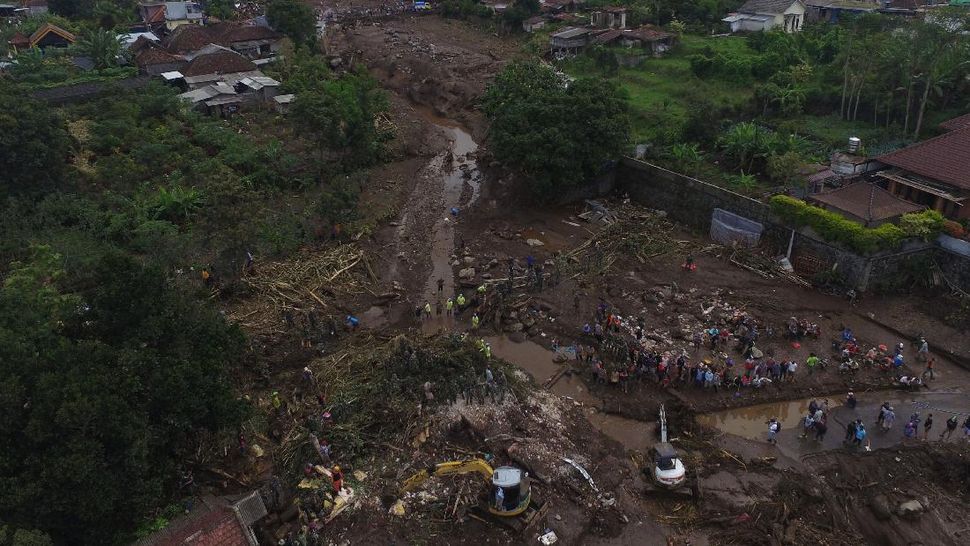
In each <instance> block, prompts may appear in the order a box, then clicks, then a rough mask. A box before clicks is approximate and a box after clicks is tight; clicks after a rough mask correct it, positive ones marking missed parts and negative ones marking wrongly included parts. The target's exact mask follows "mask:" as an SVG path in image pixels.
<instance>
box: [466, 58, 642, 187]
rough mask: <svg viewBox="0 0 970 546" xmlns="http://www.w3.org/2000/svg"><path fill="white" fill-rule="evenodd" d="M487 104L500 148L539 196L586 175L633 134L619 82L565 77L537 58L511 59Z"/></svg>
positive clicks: (579, 181) (488, 94)
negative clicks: (535, 59)
mask: <svg viewBox="0 0 970 546" xmlns="http://www.w3.org/2000/svg"><path fill="white" fill-rule="evenodd" d="M482 107H483V109H484V111H485V113H486V115H488V117H489V118H490V119H491V121H492V126H491V128H490V129H489V141H490V143H491V145H492V149H493V151H494V153H495V156H496V157H497V158H499V160H500V161H502V162H504V163H505V164H506V165H508V166H509V167H511V168H512V169H514V170H516V171H518V172H520V173H521V174H522V175H524V176H525V177H526V178H527V179H528V180H529V184H530V190H531V193H532V195H533V196H534V197H535V198H536V199H537V200H540V201H548V200H551V199H553V198H554V197H556V196H557V195H561V193H562V192H563V191H566V190H569V189H571V188H574V187H576V186H579V185H580V184H582V183H583V182H586V181H589V180H590V179H592V178H593V177H594V176H596V174H597V173H599V172H601V171H602V169H603V167H604V165H605V164H606V163H607V162H608V161H609V160H612V159H615V158H616V157H618V156H619V155H620V153H621V152H622V150H623V148H624V147H625V146H626V145H627V143H628V142H629V137H630V121H629V114H628V108H627V104H626V101H625V100H624V97H623V95H622V93H621V91H620V90H619V88H617V87H616V85H615V84H613V83H611V82H608V81H605V80H599V79H592V78H580V79H577V80H575V81H572V82H567V81H566V80H565V79H564V78H562V77H561V76H560V75H559V74H557V73H556V72H554V71H553V70H552V69H551V68H549V67H547V66H544V65H541V64H539V63H535V62H517V63H512V64H510V65H508V66H506V68H505V69H504V70H503V71H502V73H501V74H499V75H498V77H497V78H496V79H495V82H494V83H493V84H492V85H491V86H489V88H488V90H487V91H486V92H485V97H484V99H483V102H482Z"/></svg>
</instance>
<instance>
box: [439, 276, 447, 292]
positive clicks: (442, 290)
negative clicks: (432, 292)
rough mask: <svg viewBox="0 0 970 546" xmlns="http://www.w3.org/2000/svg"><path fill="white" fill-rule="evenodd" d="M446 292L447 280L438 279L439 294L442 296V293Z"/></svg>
mask: <svg viewBox="0 0 970 546" xmlns="http://www.w3.org/2000/svg"><path fill="white" fill-rule="evenodd" d="M444 291H445V280H444V279H438V293H439V294H440V293H442V292H444Z"/></svg>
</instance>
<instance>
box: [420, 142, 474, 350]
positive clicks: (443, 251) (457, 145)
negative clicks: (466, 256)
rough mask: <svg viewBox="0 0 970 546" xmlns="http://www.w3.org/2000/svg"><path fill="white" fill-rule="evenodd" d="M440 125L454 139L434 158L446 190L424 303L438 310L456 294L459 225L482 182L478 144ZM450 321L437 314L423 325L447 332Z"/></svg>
mask: <svg viewBox="0 0 970 546" xmlns="http://www.w3.org/2000/svg"><path fill="white" fill-rule="evenodd" d="M438 126H439V127H441V129H442V130H443V131H445V132H446V133H447V135H448V137H449V138H450V139H451V146H450V150H449V151H448V152H445V153H444V154H441V155H439V156H437V157H436V158H435V159H434V160H435V161H440V168H439V171H440V172H441V183H442V185H443V188H442V193H441V195H442V207H441V212H440V216H439V218H438V220H437V221H436V222H435V224H434V228H433V229H434V233H433V236H434V240H433V242H432V246H431V275H430V276H429V277H428V282H427V285H426V286H425V294H424V295H425V300H424V301H427V302H430V303H431V305H432V307H437V305H438V303H439V302H440V303H441V305H442V306H443V305H444V304H445V300H447V299H448V298H449V297H452V296H453V295H454V294H455V282H454V272H453V270H452V266H451V255H452V254H454V252H455V224H456V223H457V222H458V221H460V218H461V214H462V212H463V209H464V208H465V207H468V206H470V205H472V204H473V203H474V202H475V200H476V199H478V191H479V184H480V182H481V173H479V171H478V165H477V163H476V162H475V159H474V157H473V154H474V153H475V151H476V150H478V144H477V143H476V142H475V141H474V140H473V139H472V137H471V135H470V134H468V133H467V132H466V131H465V130H463V129H462V128H460V127H457V126H448V125H442V124H438ZM466 183H467V184H468V186H469V187H470V188H471V193H470V194H469V196H468V197H467V198H466V199H462V196H463V195H464V194H465V193H466V192H465V185H466ZM453 210H457V213H458V214H457V215H455V214H453V213H452V211H453ZM459 258H460V257H459ZM438 279H442V280H443V281H444V287H443V289H442V290H441V292H440V293H439V291H438ZM449 322H450V319H449V318H448V317H447V316H446V313H444V312H442V314H441V315H438V314H437V313H436V311H433V312H432V317H431V319H430V320H425V321H424V322H423V324H422V329H423V330H424V331H426V332H434V331H438V330H441V329H446V328H448V327H449Z"/></svg>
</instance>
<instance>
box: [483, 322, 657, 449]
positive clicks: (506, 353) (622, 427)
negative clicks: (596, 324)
mask: <svg viewBox="0 0 970 546" xmlns="http://www.w3.org/2000/svg"><path fill="white" fill-rule="evenodd" d="M485 341H487V342H488V343H489V344H490V345H491V346H492V354H493V355H494V356H496V357H498V358H501V359H502V360H505V361H507V362H509V363H511V364H514V365H516V366H518V367H519V368H520V369H522V370H523V371H525V372H526V373H528V374H529V375H530V376H532V378H533V379H535V381H536V383H538V384H540V385H542V384H543V383H545V382H546V380H547V379H549V378H550V377H553V376H554V375H556V374H557V373H558V372H560V371H561V370H562V368H563V366H566V365H567V364H566V363H562V364H560V363H557V362H555V361H554V360H553V356H554V355H553V353H552V351H549V350H547V349H546V348H545V347H543V346H541V345H539V344H538V343H535V342H532V341H528V340H526V341H523V342H521V343H516V342H514V341H512V340H510V339H508V338H507V337H504V336H492V337H486V338H485ZM550 390H551V391H552V392H554V393H556V394H558V395H560V396H568V397H570V398H572V399H574V400H576V401H577V402H580V403H582V404H583V406H584V412H585V414H586V418H587V419H588V420H589V422H590V424H591V425H593V427H594V428H596V429H597V430H599V431H600V432H602V433H603V434H605V435H606V436H609V437H610V438H612V439H614V440H616V441H617V442H619V443H620V444H622V445H623V447H625V448H626V449H629V450H635V451H640V452H642V453H645V452H646V451H648V450H649V449H650V448H651V447H652V446H653V444H654V442H655V441H656V440H655V436H654V430H655V428H656V425H655V424H654V423H651V422H644V421H637V420H635V419H628V418H626V417H621V416H619V415H612V414H607V413H603V412H601V411H599V410H598V409H597V408H599V407H600V405H601V403H600V400H599V399H598V398H596V397H595V396H593V394H592V393H590V392H589V390H588V389H587V388H586V384H585V383H583V380H582V379H581V378H580V377H579V376H577V375H574V374H566V375H563V376H562V377H560V378H559V380H558V381H557V382H556V383H555V384H554V385H553V386H552V388H551V389H550Z"/></svg>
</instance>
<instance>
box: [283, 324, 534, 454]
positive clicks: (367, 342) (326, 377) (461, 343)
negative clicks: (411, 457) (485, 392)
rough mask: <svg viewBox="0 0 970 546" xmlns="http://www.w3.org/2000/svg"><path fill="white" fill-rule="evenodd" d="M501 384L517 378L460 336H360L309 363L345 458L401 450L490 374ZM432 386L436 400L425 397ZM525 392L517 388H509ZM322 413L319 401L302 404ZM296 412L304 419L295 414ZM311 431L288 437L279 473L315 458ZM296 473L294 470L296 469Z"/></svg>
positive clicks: (330, 431) (329, 432) (329, 431)
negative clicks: (433, 416)
mask: <svg viewBox="0 0 970 546" xmlns="http://www.w3.org/2000/svg"><path fill="white" fill-rule="evenodd" d="M489 366H490V367H491V369H492V371H493V373H494V375H495V377H496V378H498V377H507V378H509V379H510V381H511V378H512V377H513V375H512V373H511V369H507V368H506V366H507V365H505V364H503V363H501V362H499V361H495V360H492V361H488V360H487V359H486V358H485V356H484V354H482V352H481V351H479V350H478V349H477V348H476V347H475V346H474V344H473V342H472V341H471V340H466V339H463V338H462V337H461V336H458V335H451V336H443V337H437V338H416V339H412V338H409V337H407V336H405V335H397V336H393V337H390V336H387V335H379V334H376V333H370V334H362V335H360V336H358V337H357V338H355V339H354V340H353V343H352V344H351V345H349V346H346V347H343V348H341V349H340V350H338V351H337V352H335V353H333V354H332V355H329V356H327V357H325V358H321V359H318V360H315V361H314V362H312V363H311V364H310V365H309V367H310V369H311V370H312V371H313V374H314V377H315V381H316V384H317V385H318V388H319V390H320V391H321V392H322V394H323V395H324V398H325V399H326V404H327V407H326V408H325V410H326V411H329V412H330V413H331V416H332V423H331V424H329V425H327V426H326V428H325V429H324V430H323V431H322V433H321V434H322V437H326V439H327V440H329V441H330V443H331V445H333V446H334V449H335V451H336V452H338V453H339V456H340V457H341V458H342V459H345V460H346V459H348V458H349V459H355V458H358V457H362V456H364V455H366V454H367V452H368V451H369V450H371V449H373V448H375V447H378V446H380V447H381V449H384V448H388V447H389V448H391V449H400V448H399V447H398V446H400V445H406V444H405V442H407V443H410V439H412V438H413V437H414V436H415V435H416V434H417V433H418V430H419V429H421V428H423V427H425V426H426V423H427V419H426V417H427V415H429V414H430V413H431V412H432V411H433V410H434V408H435V407H436V406H438V405H442V404H445V405H447V404H450V403H452V402H454V401H455V400H457V399H458V398H465V399H469V398H470V397H472V396H473V394H474V393H477V392H480V391H481V390H482V388H483V387H484V385H485V369H486V367H489ZM425 383H430V384H431V385H430V389H429V390H430V391H431V393H432V395H433V398H432V399H429V398H428V397H427V395H426V389H425V388H424V385H425ZM508 387H509V388H514V389H516V390H518V389H521V388H523V387H522V385H520V384H518V383H515V384H510V385H508ZM304 404H306V407H305V408H303V409H308V408H310V411H309V412H308V413H312V412H314V411H322V410H323V409H322V408H321V409H317V408H319V406H318V405H317V404H318V403H317V401H316V400H315V399H311V398H308V399H307V400H305V401H304ZM297 413H303V412H301V411H298V412H297ZM309 432H310V431H309V430H308V429H306V428H304V427H298V428H296V429H293V430H291V431H290V432H289V433H288V434H287V436H286V437H285V438H284V440H283V442H282V444H283V445H282V446H281V449H280V450H278V455H277V456H278V460H277V466H278V467H279V468H287V469H291V470H294V471H298V470H299V468H300V466H299V465H300V464H302V462H305V461H307V460H311V459H312V457H313V454H312V449H311V448H309V443H308V442H307V441H306V440H307V438H308V433H309ZM294 464H295V465H296V466H293V465H294Z"/></svg>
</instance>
